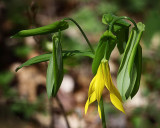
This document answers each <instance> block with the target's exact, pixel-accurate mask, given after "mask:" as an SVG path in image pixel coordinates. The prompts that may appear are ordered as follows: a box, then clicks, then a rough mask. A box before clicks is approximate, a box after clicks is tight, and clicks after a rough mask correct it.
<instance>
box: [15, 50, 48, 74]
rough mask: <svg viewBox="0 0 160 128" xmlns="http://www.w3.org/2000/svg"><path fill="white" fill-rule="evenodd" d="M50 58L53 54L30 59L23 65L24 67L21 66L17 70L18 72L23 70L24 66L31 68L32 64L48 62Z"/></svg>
mask: <svg viewBox="0 0 160 128" xmlns="http://www.w3.org/2000/svg"><path fill="white" fill-rule="evenodd" d="M50 57H51V53H47V54H43V55H39V56H36V57H33V58H31V59H29V60H28V61H26V62H25V63H23V64H22V65H20V66H19V67H18V68H16V72H17V71H18V70H19V69H21V68H23V67H24V66H30V65H32V64H36V63H40V62H45V61H48V60H49V58H50Z"/></svg>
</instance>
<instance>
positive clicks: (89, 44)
mask: <svg viewBox="0 0 160 128" xmlns="http://www.w3.org/2000/svg"><path fill="white" fill-rule="evenodd" d="M64 20H70V21H72V22H73V23H75V24H76V25H77V27H78V28H79V30H80V31H81V33H82V35H83V36H84V38H85V40H86V42H87V44H88V46H89V47H90V49H91V51H92V53H93V54H94V53H95V51H94V49H93V47H92V45H91V43H90V42H89V40H88V38H87V36H86V34H85V33H84V31H83V30H82V28H81V27H80V25H79V24H78V23H77V22H76V21H75V20H73V19H72V18H69V17H67V18H64Z"/></svg>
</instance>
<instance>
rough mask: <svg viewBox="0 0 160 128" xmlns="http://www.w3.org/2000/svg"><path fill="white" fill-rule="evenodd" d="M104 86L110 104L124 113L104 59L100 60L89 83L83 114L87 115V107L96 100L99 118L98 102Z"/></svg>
mask: <svg viewBox="0 0 160 128" xmlns="http://www.w3.org/2000/svg"><path fill="white" fill-rule="evenodd" d="M105 86H106V88H107V89H108V91H109V93H110V99H111V102H112V104H113V105H114V106H115V107H116V108H117V109H119V110H120V111H122V112H123V113H125V111H124V108H123V105H122V99H121V96H120V93H119V91H118V90H117V88H116V87H115V86H114V84H113V82H112V78H111V74H110V69H109V64H108V61H107V60H106V59H102V60H101V63H100V65H99V67H98V71H97V74H96V75H95V77H94V78H93V79H92V81H91V83H90V87H89V91H88V100H87V102H86V104H85V114H86V113H87V110H88V107H89V105H90V104H91V103H93V102H94V101H95V100H97V102H98V113H99V116H100V118H101V110H100V106H99V102H100V99H101V96H102V92H103V89H104V87H105Z"/></svg>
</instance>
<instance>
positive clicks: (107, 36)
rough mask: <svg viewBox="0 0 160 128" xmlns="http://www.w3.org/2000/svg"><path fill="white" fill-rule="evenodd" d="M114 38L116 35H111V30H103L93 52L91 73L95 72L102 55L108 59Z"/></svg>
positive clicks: (113, 45)
mask: <svg viewBox="0 0 160 128" xmlns="http://www.w3.org/2000/svg"><path fill="white" fill-rule="evenodd" d="M115 40H116V36H115V35H113V34H112V32H110V31H108V30H107V31H106V32H104V34H103V35H102V37H101V38H100V41H99V43H98V47H97V50H96V53H95V57H94V59H93V63H92V72H93V74H96V72H97V69H98V67H99V64H100V62H101V60H102V58H103V57H104V56H106V59H107V60H109V57H110V55H111V52H112V50H113V49H114V47H115V45H116V43H115ZM105 51H106V55H105Z"/></svg>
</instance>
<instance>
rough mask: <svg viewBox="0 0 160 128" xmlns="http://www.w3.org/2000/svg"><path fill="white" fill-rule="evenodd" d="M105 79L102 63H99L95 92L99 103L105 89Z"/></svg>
mask: <svg viewBox="0 0 160 128" xmlns="http://www.w3.org/2000/svg"><path fill="white" fill-rule="evenodd" d="M104 83H105V82H104V79H103V72H102V64H100V65H99V68H98V71H97V74H96V80H95V92H96V99H97V102H98V103H99V101H100V99H101V96H102V92H103V89H104Z"/></svg>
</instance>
